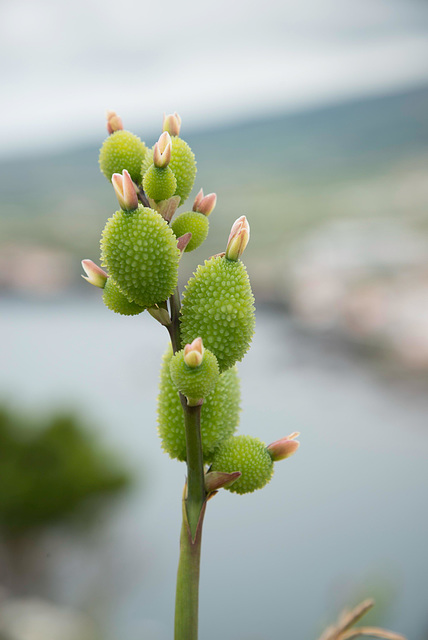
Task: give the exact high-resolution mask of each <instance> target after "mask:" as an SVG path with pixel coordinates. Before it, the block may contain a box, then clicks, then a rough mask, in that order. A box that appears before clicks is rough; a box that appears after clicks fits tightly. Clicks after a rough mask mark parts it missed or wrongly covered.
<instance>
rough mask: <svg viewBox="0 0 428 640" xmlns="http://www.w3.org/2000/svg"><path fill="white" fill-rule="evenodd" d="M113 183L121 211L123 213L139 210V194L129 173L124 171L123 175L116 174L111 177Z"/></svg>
mask: <svg viewBox="0 0 428 640" xmlns="http://www.w3.org/2000/svg"><path fill="white" fill-rule="evenodd" d="M111 182H112V185H113V188H114V191H115V193H116V196H117V199H118V200H119V205H120V207H121V209H122V210H123V211H135V209H138V196H137V192H136V190H135V186H134V183H133V182H132V180H131V176H130V175H129V173H128V171H127V170H126V169H124V170H123V171H122V175H120V173H114V174H113V175H112V177H111Z"/></svg>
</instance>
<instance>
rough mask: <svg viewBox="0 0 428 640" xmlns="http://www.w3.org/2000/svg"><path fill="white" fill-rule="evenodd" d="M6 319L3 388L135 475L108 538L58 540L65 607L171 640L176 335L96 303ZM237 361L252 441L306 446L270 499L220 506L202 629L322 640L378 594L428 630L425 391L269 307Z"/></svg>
mask: <svg viewBox="0 0 428 640" xmlns="http://www.w3.org/2000/svg"><path fill="white" fill-rule="evenodd" d="M95 297H96V296H94V298H95ZM0 327H1V335H2V339H1V344H0V351H1V356H0V361H1V363H2V364H1V368H0V396H2V397H3V398H4V399H5V400H6V401H9V402H10V403H11V404H12V405H14V406H16V407H17V408H19V409H22V410H28V411H46V412H50V411H51V410H52V408H54V407H58V408H62V407H64V406H65V407H72V408H73V409H76V410H79V412H80V413H81V414H83V415H86V416H87V419H88V421H89V422H91V423H93V424H94V425H96V431H97V434H98V435H99V436H100V438H101V439H102V440H103V441H104V442H105V443H106V444H107V445H108V446H109V447H112V448H116V449H118V450H119V451H120V452H121V453H122V454H123V456H124V457H125V458H126V459H128V460H129V462H130V464H131V466H132V468H134V469H135V471H136V472H137V477H138V482H137V485H136V488H135V489H134V491H133V492H132V493H131V494H130V495H129V496H128V497H127V498H126V499H125V500H124V501H122V503H120V504H119V505H118V506H117V507H116V508H115V510H114V513H112V514H109V515H106V517H105V522H100V523H99V525H100V526H99V527H98V536H97V537H94V538H93V539H89V540H87V541H86V542H85V543H84V544H82V545H80V546H76V545H74V543H72V542H71V541H70V542H69V543H67V541H65V542H64V541H63V542H61V543H60V544H58V546H55V545H54V543H52V544H53V548H52V549H51V553H49V557H47V559H46V562H49V563H51V565H52V574H53V579H54V583H55V593H56V599H57V600H58V602H66V603H69V604H71V605H74V606H81V607H86V608H89V609H91V610H92V611H93V612H94V615H95V616H98V617H99V618H100V619H101V620H104V622H105V633H106V635H105V638H106V640H116V639H117V638H126V639H127V640H143V639H144V640H168V639H169V638H171V636H172V626H173V611H174V590H175V574H176V567H177V561H178V536H179V529H180V510H181V505H180V500H181V492H182V487H183V483H184V478H185V467H184V465H183V464H181V463H178V462H176V461H171V460H170V459H169V458H168V457H167V456H166V455H165V454H164V453H162V451H161V448H160V444H159V440H158V436H157V432H156V394H157V382H158V372H159V363H160V357H161V354H162V352H163V350H164V348H165V346H166V344H167V334H166V331H165V330H164V329H163V328H162V327H161V326H160V325H157V324H156V323H155V322H154V320H153V319H152V318H151V317H149V316H148V314H143V315H142V316H138V317H133V318H122V317H119V316H115V315H114V314H112V313H110V312H109V311H107V310H106V309H105V308H104V307H103V305H102V303H101V300H96V301H93V300H92V299H91V298H89V297H88V300H80V299H79V300H71V301H69V302H66V303H65V302H64V303H61V304H55V305H51V304H41V303H37V304H30V303H28V302H11V301H7V302H6V301H2V302H1V303H0ZM240 371H241V376H242V392H243V401H242V407H243V411H242V417H241V426H240V433H249V434H251V435H255V436H258V437H260V438H261V439H262V440H264V441H265V442H266V443H269V442H271V441H274V440H277V439H278V438H280V437H282V436H284V435H287V434H289V433H291V432H292V431H300V432H301V437H300V441H301V447H300V450H299V452H298V453H297V454H296V455H295V456H294V457H293V458H291V459H290V460H287V461H284V462H282V463H278V464H277V465H276V472H275V475H274V477H273V479H272V482H271V483H270V484H269V485H268V486H267V487H266V488H265V489H263V490H262V491H259V492H256V493H254V494H251V495H246V496H238V495H235V494H231V493H228V492H226V491H223V492H220V494H219V495H218V496H216V497H215V499H214V500H212V501H211V502H210V503H209V505H208V510H207V516H206V519H205V530H204V540H203V559H202V573H201V614H200V619H201V631H200V637H201V639H203V640H217V639H218V638H222V640H308V639H312V638H314V639H315V638H316V636H317V632H319V630H320V625H322V624H323V623H324V622H325V623H327V622H328V621H329V619H331V616H333V617H334V616H335V614H336V609H335V607H340V606H341V605H343V604H345V603H346V601H347V599H354V600H355V598H357V597H358V595H360V594H361V595H363V596H367V597H368V596H371V595H375V596H376V595H377V592H378V591H379V590H380V591H381V592H382V594H383V595H384V594H385V592H386V593H387V594H390V595H391V597H392V600H391V607H390V608H389V609H388V610H387V611H386V614H385V618H384V619H383V620H382V623H383V624H385V625H387V626H388V627H390V628H393V629H394V630H396V631H399V632H402V633H404V634H406V635H407V636H408V638H411V639H412V640H426V638H427V635H428V577H427V576H428V552H427V540H428V515H427V493H428V465H427V458H428V423H427V415H428V414H427V410H428V397H427V394H426V391H424V390H423V389H421V388H419V389H414V388H413V387H412V386H411V385H410V384H408V383H406V381H400V382H398V381H396V380H392V379H391V378H389V379H388V378H386V377H385V376H382V375H381V374H380V373H379V372H378V371H376V370H373V368H372V367H371V366H369V364H368V363H367V362H365V361H362V360H358V359H355V357H353V356H352V354H350V353H348V352H346V351H344V350H343V349H342V348H340V347H339V346H335V345H333V344H331V343H326V342H324V341H320V340H319V339H316V338H314V336H310V335H307V334H305V333H304V332H302V331H301V330H300V329H298V328H296V327H294V326H293V325H292V324H291V323H290V321H289V320H288V319H287V318H286V317H284V315H283V314H282V313H278V312H270V311H269V310H261V311H259V312H258V313H257V328H256V335H255V338H254V344H253V348H252V349H251V350H250V352H249V353H248V354H247V356H246V358H245V360H244V362H243V363H242V365H241V366H240ZM374 591H375V592H376V593H373V592H374ZM357 593H358V595H357ZM348 596H349V598H348ZM350 604H355V602H350ZM329 617H330V618H329Z"/></svg>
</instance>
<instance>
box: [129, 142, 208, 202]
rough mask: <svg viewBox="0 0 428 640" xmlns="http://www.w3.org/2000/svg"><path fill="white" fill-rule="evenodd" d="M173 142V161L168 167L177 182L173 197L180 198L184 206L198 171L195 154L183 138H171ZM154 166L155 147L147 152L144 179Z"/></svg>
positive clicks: (143, 172)
mask: <svg viewBox="0 0 428 640" xmlns="http://www.w3.org/2000/svg"><path fill="white" fill-rule="evenodd" d="M171 142H172V149H171V160H170V162H169V165H168V166H169V167H170V168H171V170H172V172H173V173H174V176H175V179H176V180H177V187H176V189H175V193H173V194H172V195H175V196H180V198H181V200H180V204H183V202H184V201H185V200H187V198H188V197H189V195H190V192H191V190H192V188H193V185H194V182H195V177H196V170H197V169H196V160H195V154H194V153H193V151H192V150H191V148H190V147H189V145H188V144H187V142H185V141H184V140H183V139H182V138H179V137H178V136H171ZM152 164H153V147H152V148H151V149H148V150H147V154H146V156H145V158H144V160H143V162H142V166H141V174H142V176H143V178H144V176H145V174H146V173H147V171H148V170H149V168H150V166H151V165H152ZM150 197H151V196H150ZM154 199H155V198H154Z"/></svg>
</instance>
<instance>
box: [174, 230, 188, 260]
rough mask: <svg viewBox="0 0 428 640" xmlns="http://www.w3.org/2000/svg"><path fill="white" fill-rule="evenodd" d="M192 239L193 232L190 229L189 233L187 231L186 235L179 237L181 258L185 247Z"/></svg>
mask: <svg viewBox="0 0 428 640" xmlns="http://www.w3.org/2000/svg"><path fill="white" fill-rule="evenodd" d="M191 239H192V234H191V232H190V231H188V232H187V233H185V234H184V235H182V236H180V237H179V238H177V248H178V250H179V251H180V254H181V255H180V258H181V256H182V255H183V252H184V250H185V248H186V247H187V245H188V244H189V242H190V241H191Z"/></svg>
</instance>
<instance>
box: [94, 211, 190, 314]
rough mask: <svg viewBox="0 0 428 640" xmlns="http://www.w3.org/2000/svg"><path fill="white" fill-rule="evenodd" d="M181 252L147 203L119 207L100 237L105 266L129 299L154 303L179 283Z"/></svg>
mask: <svg viewBox="0 0 428 640" xmlns="http://www.w3.org/2000/svg"><path fill="white" fill-rule="evenodd" d="M179 256H180V252H179V250H178V248H177V239H176V237H175V236H174V234H173V232H172V231H171V229H170V228H169V226H168V224H167V223H166V222H165V220H163V218H161V216H160V215H159V214H158V213H156V211H153V209H149V208H148V207H143V206H142V205H139V206H138V209H135V211H129V212H125V211H122V210H120V211H116V213H115V214H114V216H113V217H111V218H109V220H108V221H107V224H106V226H105V227H104V230H103V233H102V237H101V258H102V261H103V263H102V264H103V266H105V267H107V268H108V271H109V273H110V275H111V276H112V277H113V279H114V281H115V282H116V284H117V285H118V287H119V289H120V290H121V291H122V293H124V294H125V296H126V297H127V298H128V300H129V301H130V302H136V303H137V304H138V305H140V306H141V307H152V306H153V305H155V304H158V303H160V302H163V301H164V300H167V298H168V297H169V296H170V295H171V293H172V292H173V291H174V289H175V287H176V286H177V279H178V261H179Z"/></svg>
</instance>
